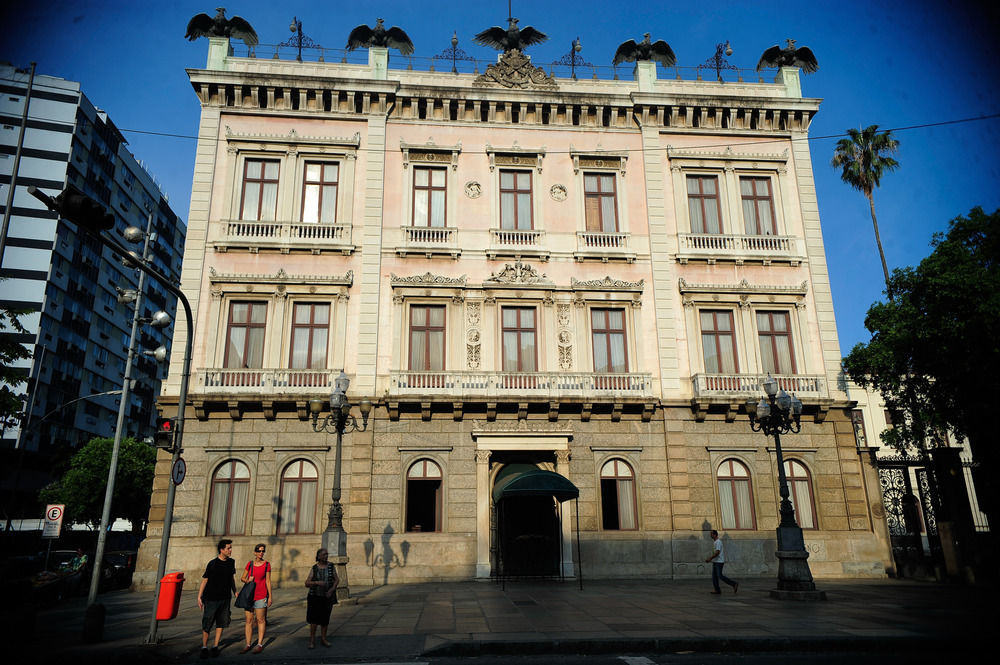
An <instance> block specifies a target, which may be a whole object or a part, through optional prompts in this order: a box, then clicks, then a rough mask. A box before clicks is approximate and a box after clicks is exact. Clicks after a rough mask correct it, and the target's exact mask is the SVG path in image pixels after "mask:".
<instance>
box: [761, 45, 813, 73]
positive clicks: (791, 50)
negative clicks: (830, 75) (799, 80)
mask: <svg viewBox="0 0 1000 665" xmlns="http://www.w3.org/2000/svg"><path fill="white" fill-rule="evenodd" d="M785 41H786V42H788V46H786V47H785V48H781V47H780V46H778V45H777V44H775V45H774V46H772V47H771V48H769V49H767V50H766V51H764V53H763V55H761V56H760V62H758V63H757V71H758V72H759V71H760V70H761V69H763V68H764V67H800V68H801V69H802V71H803V72H805V73H806V74H812V73H813V72H815V71H816V70H817V69H819V63H818V62H816V56H815V55H813V52H812V49H810V48H809V47H808V46H800V47H799V48H795V40H794V39H786V40H785Z"/></svg>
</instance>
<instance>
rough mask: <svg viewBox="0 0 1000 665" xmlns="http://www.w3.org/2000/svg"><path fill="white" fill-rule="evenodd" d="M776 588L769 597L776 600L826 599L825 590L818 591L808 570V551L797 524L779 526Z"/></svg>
mask: <svg viewBox="0 0 1000 665" xmlns="http://www.w3.org/2000/svg"><path fill="white" fill-rule="evenodd" d="M777 533H778V551H777V552H775V555H776V556H777V557H778V588H777V589H773V590H772V591H771V598H776V599H778V600H826V592H825V591H818V590H817V589H816V584H815V583H814V582H813V577H812V572H810V570H809V561H808V559H809V552H806V547H805V542H804V541H803V539H802V529H801V528H800V527H798V526H779V527H778V528H777Z"/></svg>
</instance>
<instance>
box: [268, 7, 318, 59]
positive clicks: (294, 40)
mask: <svg viewBox="0 0 1000 665" xmlns="http://www.w3.org/2000/svg"><path fill="white" fill-rule="evenodd" d="M288 29H289V30H290V31H291V32H292V36H291V37H289V38H288V40H286V41H283V42H281V43H280V44H278V46H293V47H296V48H298V50H299V53H298V55H297V56H295V59H296V60H298V61H299V62H302V47H303V46H305V47H306V48H318V49H321V48H323V47H322V46H320V45H319V44H317V43H316V42H314V41H313V40H311V39H309V37H307V36H306V33H304V32H302V21H301V20H299V17H297V16H294V17H292V22H291V23H290V24H289V25H288ZM275 53H277V49H275ZM274 57H275V58H277V57H278V56H277V55H275V56H274ZM322 59H323V57H322V55H321V56H320V60H322Z"/></svg>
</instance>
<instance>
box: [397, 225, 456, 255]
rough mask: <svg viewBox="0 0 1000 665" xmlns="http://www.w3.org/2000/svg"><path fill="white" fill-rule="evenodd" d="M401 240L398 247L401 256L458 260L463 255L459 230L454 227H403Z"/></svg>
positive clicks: (400, 234)
mask: <svg viewBox="0 0 1000 665" xmlns="http://www.w3.org/2000/svg"><path fill="white" fill-rule="evenodd" d="M399 238H400V239H399V245H398V246H397V247H396V254H398V255H399V256H407V255H411V254H413V255H418V256H426V257H427V258H431V257H433V256H450V257H451V258H453V259H457V258H458V257H459V256H460V255H461V254H462V249H461V248H460V247H459V246H458V229H457V228H456V227H454V226H401V227H399Z"/></svg>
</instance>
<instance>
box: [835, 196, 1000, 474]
mask: <svg viewBox="0 0 1000 665" xmlns="http://www.w3.org/2000/svg"><path fill="white" fill-rule="evenodd" d="M931 246H932V247H933V248H934V249H933V251H932V252H931V254H930V255H929V256H928V257H926V258H925V259H924V260H923V261H921V262H920V265H919V266H917V267H916V268H905V269H901V270H900V269H897V270H895V271H894V272H893V275H892V278H891V280H890V283H889V293H891V294H892V299H891V300H889V301H888V302H877V303H875V304H874V305H872V306H871V308H870V309H869V310H868V315H867V317H866V318H865V326H866V327H867V328H868V330H869V331H870V332H871V333H872V338H871V341H869V342H868V343H867V344H865V343H860V344H858V345H857V346H855V347H854V348H853V349H852V350H851V353H850V354H849V355H848V356H847V357H846V358H845V359H844V365H845V367H846V369H847V372H848V373H849V374H850V375H851V377H852V378H853V379H854V380H855V381H856V382H857V383H858V384H859V385H861V386H862V387H864V388H871V389H874V390H877V391H878V392H880V393H881V394H882V396H883V397H884V399H885V404H886V408H887V409H889V411H891V412H894V413H898V414H899V415H900V416H901V417H899V418H897V419H894V423H893V424H894V428H893V429H892V430H890V431H889V432H888V433H887V435H886V436H885V437H884V440H885V442H886V443H888V444H891V445H894V446H896V447H897V448H900V449H902V448H903V447H905V446H907V445H911V446H912V445H918V446H919V445H922V444H923V442H925V441H929V442H931V444H932V445H933V442H934V441H935V440H936V439H938V438H939V437H940V436H941V435H942V434H943V433H944V432H946V431H951V432H953V433H954V434H955V435H957V436H959V437H967V438H968V439H969V443H970V445H971V447H972V451H973V455H974V456H975V457H976V458H977V460H978V461H980V462H981V463H983V464H984V465H988V464H989V461H990V460H991V459H992V458H993V456H994V454H995V453H994V450H993V446H992V445H990V444H991V443H992V442H991V439H992V437H993V420H994V418H993V415H994V413H993V409H994V408H996V397H997V395H1000V210H998V211H997V212H994V213H993V214H992V215H987V214H986V213H984V212H983V210H982V208H973V209H972V211H971V212H970V213H969V216H968V218H965V217H956V218H955V219H954V220H952V221H951V223H950V224H949V227H948V232H947V233H946V234H943V233H936V234H934V238H933V241H932V242H931ZM896 420H898V421H899V422H895V421H896Z"/></svg>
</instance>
